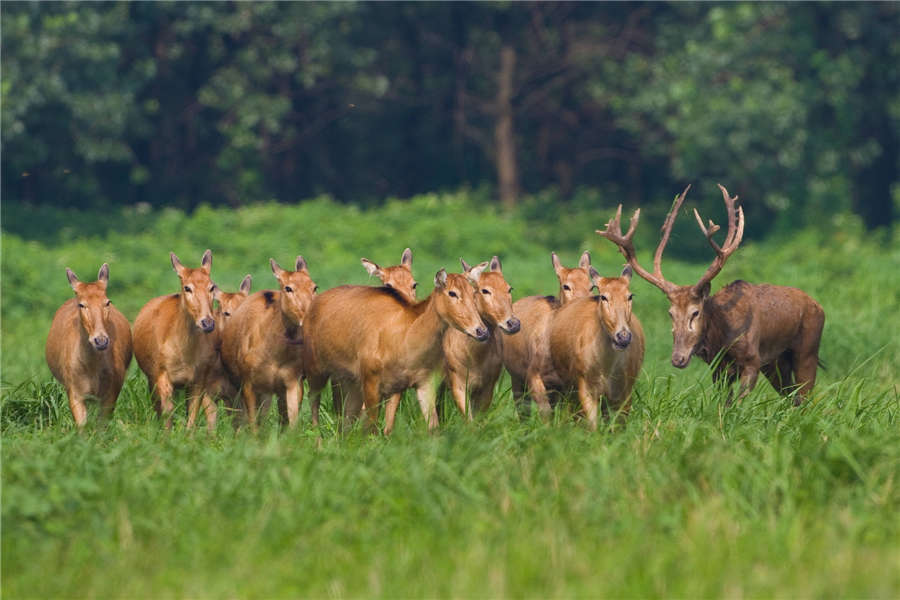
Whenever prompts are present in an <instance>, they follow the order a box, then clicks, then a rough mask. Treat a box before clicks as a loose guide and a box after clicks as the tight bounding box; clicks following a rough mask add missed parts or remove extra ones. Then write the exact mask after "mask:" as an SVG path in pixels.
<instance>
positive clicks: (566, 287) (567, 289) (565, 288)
mask: <svg viewBox="0 0 900 600" xmlns="http://www.w3.org/2000/svg"><path fill="white" fill-rule="evenodd" d="M563 289H564V290H566V291H568V292H570V291H572V288H570V287H569V284H568V283H566V284H563Z"/></svg>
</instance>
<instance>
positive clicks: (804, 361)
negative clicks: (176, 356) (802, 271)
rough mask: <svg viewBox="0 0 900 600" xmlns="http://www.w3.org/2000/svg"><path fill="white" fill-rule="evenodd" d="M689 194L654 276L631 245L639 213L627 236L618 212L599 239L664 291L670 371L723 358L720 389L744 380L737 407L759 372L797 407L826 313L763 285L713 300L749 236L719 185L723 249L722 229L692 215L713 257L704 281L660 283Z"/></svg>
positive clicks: (733, 289) (731, 290) (666, 231)
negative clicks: (717, 281)
mask: <svg viewBox="0 0 900 600" xmlns="http://www.w3.org/2000/svg"><path fill="white" fill-rule="evenodd" d="M690 187H691V186H687V187H686V188H685V189H684V191H683V192H682V193H681V194H680V195H679V196H677V197H676V198H675V202H674V204H673V206H672V209H671V210H670V211H669V214H668V216H667V217H666V220H665V222H664V224H663V228H662V237H661V239H660V242H659V245H658V246H657V248H656V253H655V254H654V256H653V273H649V272H647V271H646V270H645V269H643V268H642V267H641V265H640V264H639V263H638V261H637V255H636V253H635V250H634V244H633V242H632V238H633V236H634V230H635V228H636V227H637V224H638V220H639V219H640V212H641V211H640V209H638V210H636V211H635V212H634V216H632V217H631V222H630V225H629V227H628V232H627V233H626V234H625V235H622V229H621V225H620V221H621V216H622V206H621V205H619V208H618V210H617V211H616V216H615V217H614V218H613V219H612V220H611V221H610V222H609V223H608V224H607V225H606V229H605V230H603V231H600V230H598V231H597V233H599V234H600V235H601V236H603V237H605V238H607V239H608V240H610V241H612V242H613V243H615V244H616V245H617V246H618V247H619V250H620V251H621V252H622V254H623V255H624V256H625V258H626V259H627V260H628V263H629V264H630V265H631V266H632V268H633V269H634V270H635V272H636V273H637V274H638V275H640V276H641V277H643V278H644V279H646V280H647V281H649V282H650V283H652V284H653V285H655V286H656V287H658V288H659V289H661V290H662V291H663V292H664V293H665V294H666V297H667V298H668V299H669V304H670V308H669V316H670V317H671V318H672V337H673V345H672V364H673V365H674V366H675V367H677V368H679V369H683V368H685V367H687V366H688V363H689V362H690V360H691V357H692V356H694V355H696V356H699V357H700V358H701V359H702V360H703V361H705V362H707V363H711V362H714V361H715V360H716V358H717V357H718V356H720V353H721V357H722V360H721V361H719V362H718V363H716V366H715V369H714V370H713V379H714V380H716V381H718V380H719V379H721V378H722V377H724V378H725V380H726V381H727V382H728V383H729V384H730V383H732V382H734V380H735V379H738V378H740V394H739V396H738V397H739V399H740V398H743V397H744V396H746V394H747V393H749V391H750V390H752V389H753V387H754V386H755V385H756V380H757V377H758V376H759V373H760V371H762V373H763V374H764V375H765V376H766V377H767V378H768V379H769V381H770V382H771V383H772V386H773V387H774V388H775V389H776V390H777V391H778V392H779V393H781V394H787V393H789V392H791V391H792V390H796V392H797V393H796V395H795V396H794V403H795V404H800V403H801V402H802V400H803V399H805V398H806V397H807V395H808V394H809V392H810V390H812V388H813V385H815V382H816V369H817V367H818V362H819V341H820V340H821V338H822V329H823V327H824V325H825V312H824V311H823V310H822V307H821V306H819V303H818V302H816V301H815V300H813V299H812V298H810V297H809V296H808V295H806V293H804V292H803V291H801V290H799V289H797V288H793V287H783V286H777V285H769V284H765V283H764V284H759V285H752V284H749V283H747V282H745V281H741V280H737V281H734V282H732V283H730V284H728V285H727V286H725V287H724V288H722V289H721V290H719V291H718V292H716V294H715V295H713V296H710V295H709V292H710V287H711V282H712V279H713V278H714V277H715V276H716V275H718V274H719V272H720V271H721V270H722V267H723V266H725V261H727V260H728V257H729V256H731V254H732V253H733V252H734V251H735V250H737V248H738V245H739V244H740V243H741V239H742V238H743V235H744V211H743V208H741V207H738V208H735V202H736V201H737V196H735V197H731V196H729V195H728V190H726V189H725V188H724V187H723V186H722V185H719V189H720V190H721V191H722V197H723V198H724V201H725V207H726V209H727V212H728V233H727V234H726V236H725V241H724V243H723V244H722V245H721V246H719V244H717V243H716V242H715V241H714V240H713V234H715V233H716V232H717V231H718V230H719V226H718V225H716V224H714V223H713V222H712V221H710V222H709V226H708V227H707V226H705V225H704V224H703V219H701V218H700V214H699V213H698V212H697V210H696V209H694V217H695V218H696V219H697V223H698V224H699V225H700V230H701V231H702V232H703V235H704V236H705V237H706V240H707V241H708V242H709V245H710V246H711V247H712V249H713V250H714V251H715V253H716V258H715V259H714V260H713V262H712V264H711V265H710V266H709V268H707V270H706V272H705V273H704V274H703V276H702V277H701V278H700V280H699V281H698V282H697V283H696V284H694V285H681V286H679V285H675V284H673V283H671V282H669V281H666V279H665V278H664V277H663V275H662V267H661V262H662V254H663V250H664V249H665V247H666V243H667V242H668V241H669V235H670V234H671V232H672V225H673V224H674V222H675V217H676V216H677V215H678V211H679V209H680V208H681V205H682V203H683V202H684V197H685V195H686V194H687V192H688V190H689V189H690ZM729 402H730V395H729Z"/></svg>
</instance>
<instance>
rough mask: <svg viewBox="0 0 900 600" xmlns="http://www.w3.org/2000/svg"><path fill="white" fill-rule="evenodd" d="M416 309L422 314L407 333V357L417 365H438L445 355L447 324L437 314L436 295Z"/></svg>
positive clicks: (432, 295)
mask: <svg viewBox="0 0 900 600" xmlns="http://www.w3.org/2000/svg"><path fill="white" fill-rule="evenodd" d="M416 308H419V309H420V311H421V312H419V314H418V315H417V316H416V318H415V319H414V320H413V322H412V323H411V324H410V326H409V329H407V331H406V336H405V344H404V346H405V350H406V356H407V357H409V359H410V362H415V363H416V364H428V365H432V364H433V365H437V363H439V362H440V360H441V356H442V355H443V353H442V350H441V348H442V341H443V338H444V332H445V331H446V330H447V323H446V322H445V321H444V320H443V319H442V318H441V316H440V315H439V314H438V312H437V307H436V306H435V301H434V293H432V294H431V295H430V296H428V298H426V299H425V300H423V301H422V302H421V304H420V305H418V306H417V307H416Z"/></svg>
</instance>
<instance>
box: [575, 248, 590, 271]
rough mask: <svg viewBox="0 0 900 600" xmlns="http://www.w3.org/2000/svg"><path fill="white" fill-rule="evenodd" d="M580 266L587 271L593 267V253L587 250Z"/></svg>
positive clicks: (579, 263) (582, 256) (579, 261)
mask: <svg viewBox="0 0 900 600" xmlns="http://www.w3.org/2000/svg"><path fill="white" fill-rule="evenodd" d="M578 266H579V268H582V269H587V268H588V267H589V266H591V253H590V252H588V251H587V250H585V251H584V253H583V254H582V255H581V258H580V259H579V260H578Z"/></svg>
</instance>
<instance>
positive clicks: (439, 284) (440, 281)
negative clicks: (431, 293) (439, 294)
mask: <svg viewBox="0 0 900 600" xmlns="http://www.w3.org/2000/svg"><path fill="white" fill-rule="evenodd" d="M446 286H447V271H446V270H445V269H441V270H440V271H438V272H437V273H435V275H434V287H436V288H438V289H444V287H446Z"/></svg>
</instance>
